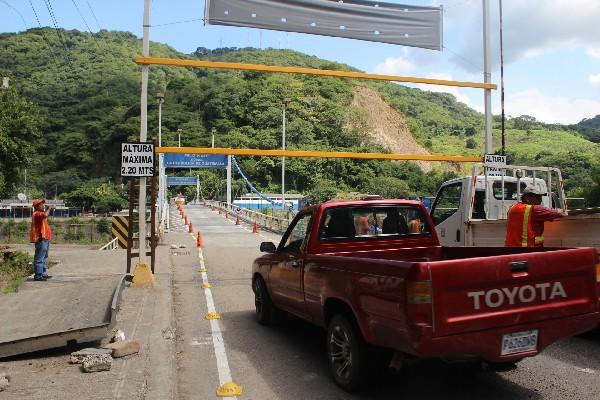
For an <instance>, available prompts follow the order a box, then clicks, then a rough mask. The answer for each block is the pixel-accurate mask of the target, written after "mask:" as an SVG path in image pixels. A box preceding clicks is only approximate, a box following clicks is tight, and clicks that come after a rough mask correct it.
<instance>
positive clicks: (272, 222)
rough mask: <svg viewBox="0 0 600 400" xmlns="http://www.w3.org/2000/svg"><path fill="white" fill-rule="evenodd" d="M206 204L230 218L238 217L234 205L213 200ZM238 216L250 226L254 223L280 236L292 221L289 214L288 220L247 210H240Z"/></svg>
mask: <svg viewBox="0 0 600 400" xmlns="http://www.w3.org/2000/svg"><path fill="white" fill-rule="evenodd" d="M206 204H207V205H208V206H212V207H215V208H218V209H220V210H222V211H227V212H228V213H229V214H230V215H231V217H232V218H236V216H237V215H238V214H237V211H236V210H237V208H238V207H237V206H236V205H233V204H228V203H225V202H222V201H214V200H207V201H206ZM239 216H240V219H241V220H244V221H246V222H248V223H250V224H254V223H255V222H256V224H257V225H258V226H259V227H260V228H261V229H266V230H269V231H272V232H276V233H281V234H283V233H284V232H285V231H286V229H287V228H288V226H289V225H290V222H291V221H292V219H291V214H290V217H288V218H282V217H276V216H274V215H267V214H263V213H260V212H257V211H253V210H249V209H247V208H241V209H240V211H239Z"/></svg>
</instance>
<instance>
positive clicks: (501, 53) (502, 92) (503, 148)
mask: <svg viewBox="0 0 600 400" xmlns="http://www.w3.org/2000/svg"><path fill="white" fill-rule="evenodd" d="M498 6H499V7H500V108H501V114H502V115H501V118H502V122H501V128H500V130H501V132H502V155H506V138H505V135H504V121H505V119H506V118H505V116H504V44H503V39H502V36H503V32H502V0H500V1H499V3H498Z"/></svg>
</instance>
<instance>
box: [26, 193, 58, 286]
mask: <svg viewBox="0 0 600 400" xmlns="http://www.w3.org/2000/svg"><path fill="white" fill-rule="evenodd" d="M32 205H33V215H32V216H31V228H30V229H29V241H30V242H31V243H35V255H34V257H33V266H34V268H35V275H34V278H33V280H35V281H45V280H46V279H48V278H51V276H50V275H48V274H46V262H47V261H48V250H49V248H50V240H52V229H51V228H50V224H48V215H50V209H51V208H50V207H46V200H44V199H36V200H33V203H32Z"/></svg>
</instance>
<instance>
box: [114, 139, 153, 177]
mask: <svg viewBox="0 0 600 400" xmlns="http://www.w3.org/2000/svg"><path fill="white" fill-rule="evenodd" d="M153 175H154V144H152V143H121V176H132V177H144V176H153Z"/></svg>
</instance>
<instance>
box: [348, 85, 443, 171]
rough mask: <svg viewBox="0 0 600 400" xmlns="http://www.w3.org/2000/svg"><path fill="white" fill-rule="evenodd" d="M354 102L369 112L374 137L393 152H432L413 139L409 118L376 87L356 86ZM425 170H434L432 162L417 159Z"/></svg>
mask: <svg viewBox="0 0 600 400" xmlns="http://www.w3.org/2000/svg"><path fill="white" fill-rule="evenodd" d="M352 105H353V106H354V107H357V108H358V109H360V110H363V111H365V112H363V113H361V114H362V115H363V116H364V117H365V118H366V119H367V121H365V122H366V123H367V125H368V133H369V135H371V137H372V138H373V140H374V141H375V142H376V143H378V144H381V145H382V146H384V147H386V148H388V149H390V150H391V151H392V152H393V153H402V154H431V153H430V152H429V151H427V149H425V148H424V147H423V146H421V145H420V144H418V143H417V142H416V140H415V139H414V138H413V136H412V134H411V133H410V130H409V129H408V126H407V124H406V118H405V117H404V116H403V115H402V114H400V113H399V112H398V111H396V110H395V109H393V108H392V107H391V106H390V105H389V104H388V103H386V102H385V100H383V98H382V97H381V95H380V94H379V93H377V91H376V90H374V89H371V88H368V87H363V86H355V87H354V99H352ZM415 162H416V163H417V164H418V165H419V166H420V167H421V169H423V170H424V171H430V170H431V168H432V163H430V162H425V161H415Z"/></svg>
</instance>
